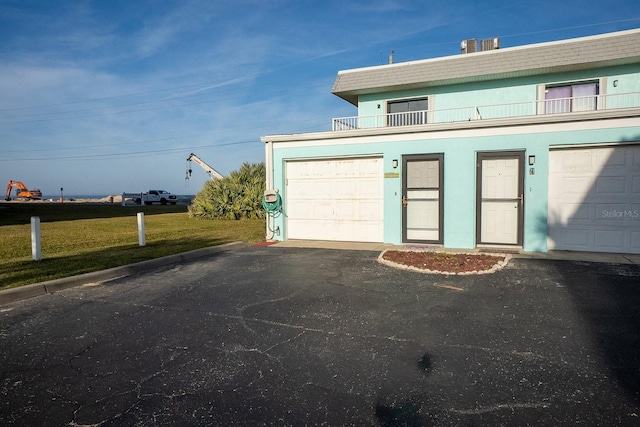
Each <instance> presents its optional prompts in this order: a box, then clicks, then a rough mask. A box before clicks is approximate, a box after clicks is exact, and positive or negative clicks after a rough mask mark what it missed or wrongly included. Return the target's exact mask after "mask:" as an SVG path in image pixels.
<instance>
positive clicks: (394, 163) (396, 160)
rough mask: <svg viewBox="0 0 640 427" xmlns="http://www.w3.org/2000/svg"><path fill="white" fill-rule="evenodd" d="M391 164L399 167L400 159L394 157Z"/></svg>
mask: <svg viewBox="0 0 640 427" xmlns="http://www.w3.org/2000/svg"><path fill="white" fill-rule="evenodd" d="M391 165H392V166H393V168H394V169H395V168H397V167H398V159H393V160H392V161H391Z"/></svg>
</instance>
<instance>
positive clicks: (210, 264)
mask: <svg viewBox="0 0 640 427" xmlns="http://www.w3.org/2000/svg"><path fill="white" fill-rule="evenodd" d="M377 255H378V252H371V251H347V250H330V249H299V248H278V247H247V248H242V249H238V250H234V251H228V252H222V253H218V254H215V255H211V256H208V257H205V258H201V259H198V260H191V261H185V262H182V263H179V264H176V265H173V266H170V267H167V268H164V269H157V270H154V271H153V272H147V273H144V274H140V275H135V276H130V277H127V278H121V279H116V280H112V281H109V282H106V283H102V284H90V285H87V286H83V287H78V288H72V289H67V290H64V291H61V292H57V293H55V294H52V295H46V296H42V297H37V298H32V299H29V300H25V301H21V302H15V303H11V304H7V305H4V306H1V307H0V319H1V322H2V323H1V327H0V343H1V345H2V352H1V353H2V354H1V358H0V393H1V399H0V424H2V425H51V426H56V425H60V426H62V425H74V426H77V425H100V426H127V425H141V426H147V425H149V426H152V425H296V426H297V425H334V426H337V425H374V426H375V425H383V426H387V425H417V426H421V425H423V426H430V425H447V426H448V425H463V426H470V425H474V426H482V425H487V426H496V425H517V426H522V425H574V424H581V425H607V426H608V425H639V424H640V363H639V362H640V267H639V266H637V265H622V264H599V263H586V262H576V261H549V260H527V259H514V260H512V261H511V262H510V263H509V265H508V266H507V267H505V268H504V269H503V270H501V271H499V272H497V273H495V274H490V275H478V276H442V275H427V274H421V273H415V272H409V271H402V270H397V269H394V268H391V267H388V266H384V265H381V264H378V263H377V262H376V257H377Z"/></svg>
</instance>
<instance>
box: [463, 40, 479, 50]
mask: <svg viewBox="0 0 640 427" xmlns="http://www.w3.org/2000/svg"><path fill="white" fill-rule="evenodd" d="M460 51H461V52H462V53H474V52H477V51H478V40H477V39H467V40H462V41H461V42H460Z"/></svg>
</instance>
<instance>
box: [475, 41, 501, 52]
mask: <svg viewBox="0 0 640 427" xmlns="http://www.w3.org/2000/svg"><path fill="white" fill-rule="evenodd" d="M480 44H481V45H482V51H483V52H485V51H487V50H494V49H500V39H499V38H497V37H495V38H492V39H484V40H482V42H481V43H480Z"/></svg>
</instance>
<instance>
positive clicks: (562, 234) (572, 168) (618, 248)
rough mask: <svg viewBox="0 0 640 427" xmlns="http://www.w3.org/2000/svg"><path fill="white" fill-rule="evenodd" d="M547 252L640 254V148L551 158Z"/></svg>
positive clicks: (558, 154)
mask: <svg viewBox="0 0 640 427" xmlns="http://www.w3.org/2000/svg"><path fill="white" fill-rule="evenodd" d="M549 160H550V162H549V219H548V233H549V234H548V246H549V249H561V250H577V251H595V252H620V253H636V254H637V253H640V145H627V146H617V147H599V148H590V149H565V150H555V151H551V152H550V153H549Z"/></svg>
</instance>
